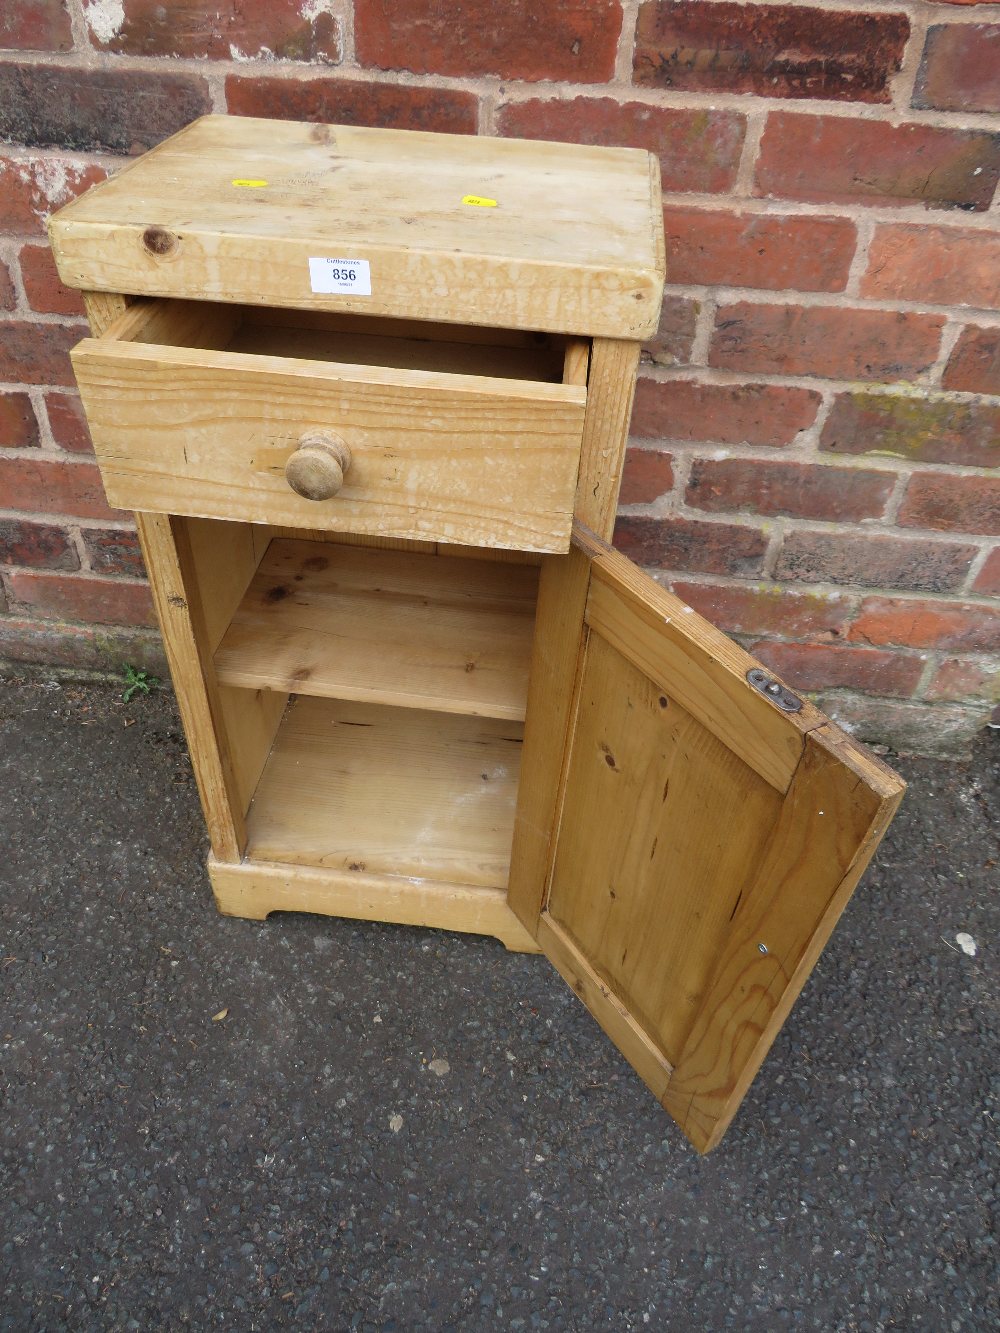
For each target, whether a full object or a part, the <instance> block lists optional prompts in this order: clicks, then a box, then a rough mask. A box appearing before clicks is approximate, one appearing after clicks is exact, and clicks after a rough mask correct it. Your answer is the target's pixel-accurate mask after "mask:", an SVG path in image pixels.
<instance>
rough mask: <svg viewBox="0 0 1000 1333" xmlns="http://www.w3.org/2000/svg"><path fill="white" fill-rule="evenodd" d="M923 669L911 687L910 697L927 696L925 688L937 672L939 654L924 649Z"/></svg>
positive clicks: (939, 660)
mask: <svg viewBox="0 0 1000 1333" xmlns="http://www.w3.org/2000/svg"><path fill="white" fill-rule="evenodd" d="M923 661H924V669H923V671H921V673H920V675H919V676H918V677H917V683H916V685H914V687H913V694H912V695H911V696H910V697H911V698H912V699H924V698H926V696H927V690H928V687H929V686H930V683H931V681H932V680H933V679H934V677H935V676H936V675H937V673H938V667H939V666H940V665H941V654H940V653H936V652H934V651H933V650H930V651H925V652H924V654H923Z"/></svg>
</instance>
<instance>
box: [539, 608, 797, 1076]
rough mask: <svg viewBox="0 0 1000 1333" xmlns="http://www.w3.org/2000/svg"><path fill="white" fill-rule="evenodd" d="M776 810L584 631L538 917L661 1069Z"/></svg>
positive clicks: (773, 797) (677, 708) (704, 981)
mask: <svg viewBox="0 0 1000 1333" xmlns="http://www.w3.org/2000/svg"><path fill="white" fill-rule="evenodd" d="M781 802H782V798H781V795H780V793H778V792H777V791H775V790H774V788H773V787H771V786H770V785H769V784H768V783H766V782H765V781H764V779H763V778H762V777H760V776H759V775H758V774H757V773H755V772H754V771H753V769H752V768H750V767H749V766H748V765H747V764H745V763H744V762H743V760H742V759H740V758H739V756H738V755H736V754H734V753H733V752H732V751H731V750H729V749H727V748H726V746H725V745H723V743H722V742H721V741H720V740H719V739H718V738H717V737H715V736H713V735H712V733H711V732H710V731H709V730H708V729H707V728H706V727H704V726H702V724H701V723H700V722H699V721H697V720H696V719H695V718H693V717H692V716H691V714H690V713H688V712H687V711H686V710H685V709H684V708H682V707H681V705H680V704H678V703H676V702H675V701H673V700H670V699H668V697H667V695H666V694H664V693H663V692H662V690H661V688H660V686H659V685H658V684H656V683H654V682H652V681H650V680H649V679H648V677H646V676H644V675H643V674H642V672H640V671H639V670H638V669H637V668H636V667H634V666H633V665H632V664H631V663H630V662H628V661H627V660H624V661H623V659H622V657H621V656H620V654H619V653H618V652H617V650H616V649H614V648H612V647H611V645H610V644H609V643H608V642H607V641H606V640H605V639H603V638H601V637H600V636H599V635H597V634H592V635H591V637H590V642H589V645H588V649H587V658H586V665H585V667H584V672H583V679H582V681H581V685H580V704H579V709H578V712H577V721H576V730H575V733H574V737H573V759H572V764H571V766H570V769H569V772H568V775H567V781H566V790H565V795H564V799H563V810H562V820H561V823H560V826H559V843H558V846H557V848H556V858H555V868H554V871H553V875H552V881H551V885H550V889H549V894H548V901H547V904H546V910H547V911H548V913H549V914H550V916H551V917H552V919H553V921H554V922H555V923H556V924H557V925H559V926H561V927H562V928H563V929H564V930H565V931H566V932H567V934H568V935H569V936H570V937H571V938H572V940H573V941H574V943H575V944H576V945H577V947H578V948H579V949H580V951H581V952H582V953H583V955H584V956H585V957H586V958H587V959H588V960H589V962H590V965H591V967H592V968H593V969H594V971H595V972H596V973H597V974H598V975H599V976H601V977H603V978H604V979H605V980H609V981H610V980H611V979H613V980H614V987H615V991H616V993H617V994H618V996H619V997H620V999H621V1000H622V1001H623V1002H624V1003H625V1004H626V1005H627V1006H628V1008H629V1011H630V1012H631V1013H632V1014H633V1015H634V1016H635V1018H636V1021H637V1022H638V1023H639V1024H640V1026H641V1027H642V1028H643V1030H644V1031H646V1032H648V1033H649V1034H650V1035H651V1036H652V1037H653V1038H654V1040H655V1041H656V1044H657V1045H658V1046H659V1048H660V1049H661V1050H662V1051H663V1052H664V1054H665V1055H666V1057H667V1058H668V1059H669V1060H670V1061H671V1062H674V1061H676V1060H677V1058H678V1055H679V1054H680V1051H681V1049H682V1046H683V1041H684V1037H685V1036H686V1034H687V1031H688V1029H689V1028H690V1027H691V1025H692V1023H693V1021H694V1016H695V1014H696V1013H697V1009H698V1004H699V1001H700V1000H701V997H702V996H703V994H704V992H705V989H706V987H707V985H708V981H709V973H710V963H711V960H712V959H713V958H714V957H715V955H716V954H717V953H718V951H719V949H720V948H721V947H722V944H723V942H724V940H725V935H726V931H727V927H728V925H729V918H730V916H731V914H732V911H733V909H734V907H735V905H736V902H737V900H738V898H739V895H740V893H742V892H743V891H744V889H745V888H746V887H747V879H748V867H756V866H757V864H758V863H759V861H760V859H761V856H762V854H763V849H764V845H765V842H766V837H767V830H768V828H770V827H771V826H772V825H773V823H774V821H775V819H776V817H777V813H778V810H779V809H780V806H781ZM722 889H725V890H726V891H721V890H722ZM714 890H720V891H714ZM713 891H714V892H713Z"/></svg>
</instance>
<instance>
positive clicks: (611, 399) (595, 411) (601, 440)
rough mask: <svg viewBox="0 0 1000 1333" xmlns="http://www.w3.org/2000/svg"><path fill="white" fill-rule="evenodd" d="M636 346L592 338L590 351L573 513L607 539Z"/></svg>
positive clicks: (628, 414)
mask: <svg viewBox="0 0 1000 1333" xmlns="http://www.w3.org/2000/svg"><path fill="white" fill-rule="evenodd" d="M640 350H641V349H640V346H639V344H638V343H637V342H622V341H620V340H616V339H608V338H595V339H594V342H593V346H592V347H591V351H590V368H589V372H588V376H587V415H586V418H585V420H584V424H583V443H582V445H581V449H580V473H579V477H578V479H577V486H576V506H575V510H574V515H575V518H576V521H577V523H582V524H583V525H584V526H586V527H587V528H589V529H590V530H591V531H592V532H594V533H596V534H597V536H598V537H602V538H604V539H605V540H606V541H610V540H611V534H612V532H613V531H614V527H615V513H616V511H617V507H618V490H619V487H620V486H621V479H622V467H623V466H624V463H625V446H626V444H627V443H628V430H629V423H630V421H631V419H632V399H633V398H634V397H635V373H636V369H637V367H638V365H639V352H640Z"/></svg>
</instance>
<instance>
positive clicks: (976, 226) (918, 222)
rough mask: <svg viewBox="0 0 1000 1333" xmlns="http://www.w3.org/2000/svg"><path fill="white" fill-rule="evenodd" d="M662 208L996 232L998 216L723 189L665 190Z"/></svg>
mask: <svg viewBox="0 0 1000 1333" xmlns="http://www.w3.org/2000/svg"><path fill="white" fill-rule="evenodd" d="M663 206H664V208H694V209H698V210H700V211H704V212H707V211H709V210H712V209H715V210H717V211H718V210H720V208H721V210H722V211H725V212H730V213H737V214H739V215H746V216H751V215H752V216H754V217H779V218H780V217H791V218H817V217H818V218H833V219H835V220H836V219H840V218H844V219H846V220H847V221H849V222H854V223H857V224H860V223H862V222H875V223H878V224H881V225H882V226H893V225H897V226H901V225H906V226H918V227H921V226H923V227H945V228H947V227H955V228H956V229H957V230H961V231H982V232H985V233H986V234H987V235H989V236H995V235H996V233H997V231H998V220H997V217H996V216H995V214H994V213H993V212H992V211H991V210H989V209H986V210H981V211H978V212H975V213H973V212H968V213H967V212H964V211H963V210H962V209H960V208H959V209H956V208H927V207H925V206H924V205H923V204H905V203H901V204H860V203H849V204H848V203H843V202H840V203H838V202H836V201H830V202H824V203H818V204H816V203H810V202H809V201H808V200H802V199H780V198H771V197H765V196H764V195H747V196H745V197H743V196H737V195H734V194H731V193H727V192H725V191H720V192H719V193H718V194H711V193H709V192H708V191H698V190H689V191H684V190H664V191H663Z"/></svg>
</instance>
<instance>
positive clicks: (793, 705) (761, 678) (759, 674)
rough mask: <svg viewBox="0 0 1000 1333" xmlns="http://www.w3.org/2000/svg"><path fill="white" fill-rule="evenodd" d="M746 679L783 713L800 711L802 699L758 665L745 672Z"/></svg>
mask: <svg viewBox="0 0 1000 1333" xmlns="http://www.w3.org/2000/svg"><path fill="white" fill-rule="evenodd" d="M747 680H748V681H749V682H750V684H751V685H752V686H753V687H754V689H755V690H758V691H759V692H760V693H761V694H763V695H765V696H766V698H768V699H770V700H771V702H772V703H773V704H777V705H778V707H779V708H780V709H781V710H782V712H784V713H799V712H801V711H802V700H801V699H800V698H799V696H798V695H797V694H793V693H792V692H791V690H790V689H788V688H787V687H786V686H784V685H782V683H781V681H780V680H775V679H774V677H773V676H769V675H768V674H767V672H766V671H762V670H761V668H760V667H751V668H750V670H749V671H748V672H747Z"/></svg>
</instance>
